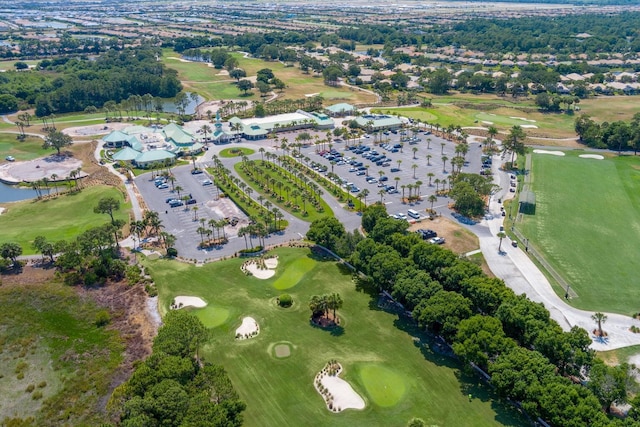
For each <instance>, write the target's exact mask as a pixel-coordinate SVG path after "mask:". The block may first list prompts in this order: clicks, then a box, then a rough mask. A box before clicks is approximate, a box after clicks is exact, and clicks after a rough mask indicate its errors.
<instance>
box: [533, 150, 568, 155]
mask: <svg viewBox="0 0 640 427" xmlns="http://www.w3.org/2000/svg"><path fill="white" fill-rule="evenodd" d="M533 152H534V153H536V154H552V155H554V156H564V152H563V151H548V150H533Z"/></svg>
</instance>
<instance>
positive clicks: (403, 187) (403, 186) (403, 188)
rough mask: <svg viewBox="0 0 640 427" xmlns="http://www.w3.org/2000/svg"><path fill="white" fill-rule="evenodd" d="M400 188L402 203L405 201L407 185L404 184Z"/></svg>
mask: <svg viewBox="0 0 640 427" xmlns="http://www.w3.org/2000/svg"><path fill="white" fill-rule="evenodd" d="M400 188H402V203H404V190H405V189H406V188H407V186H406V185H404V184H402V185H401V186H400Z"/></svg>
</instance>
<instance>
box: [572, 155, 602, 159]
mask: <svg viewBox="0 0 640 427" xmlns="http://www.w3.org/2000/svg"><path fill="white" fill-rule="evenodd" d="M578 157H580V158H582V159H596V160H604V156H601V155H600V154H580V155H579V156H578Z"/></svg>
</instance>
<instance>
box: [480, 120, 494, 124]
mask: <svg viewBox="0 0 640 427" xmlns="http://www.w3.org/2000/svg"><path fill="white" fill-rule="evenodd" d="M482 123H484V124H485V125H492V124H493V122H487V121H485V120H483V121H482Z"/></svg>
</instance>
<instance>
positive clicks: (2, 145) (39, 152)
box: [0, 133, 52, 160]
mask: <svg viewBox="0 0 640 427" xmlns="http://www.w3.org/2000/svg"><path fill="white" fill-rule="evenodd" d="M16 136H17V135H16V134H13V133H0V158H1V159H3V160H4V158H5V157H7V156H13V157H15V158H16V160H31V159H35V158H38V157H42V156H46V155H47V154H51V153H52V151H51V150H48V149H46V148H42V143H43V142H44V140H43V139H42V138H38V137H35V136H29V137H27V138H26V139H25V140H24V141H18V139H17V138H16Z"/></svg>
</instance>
